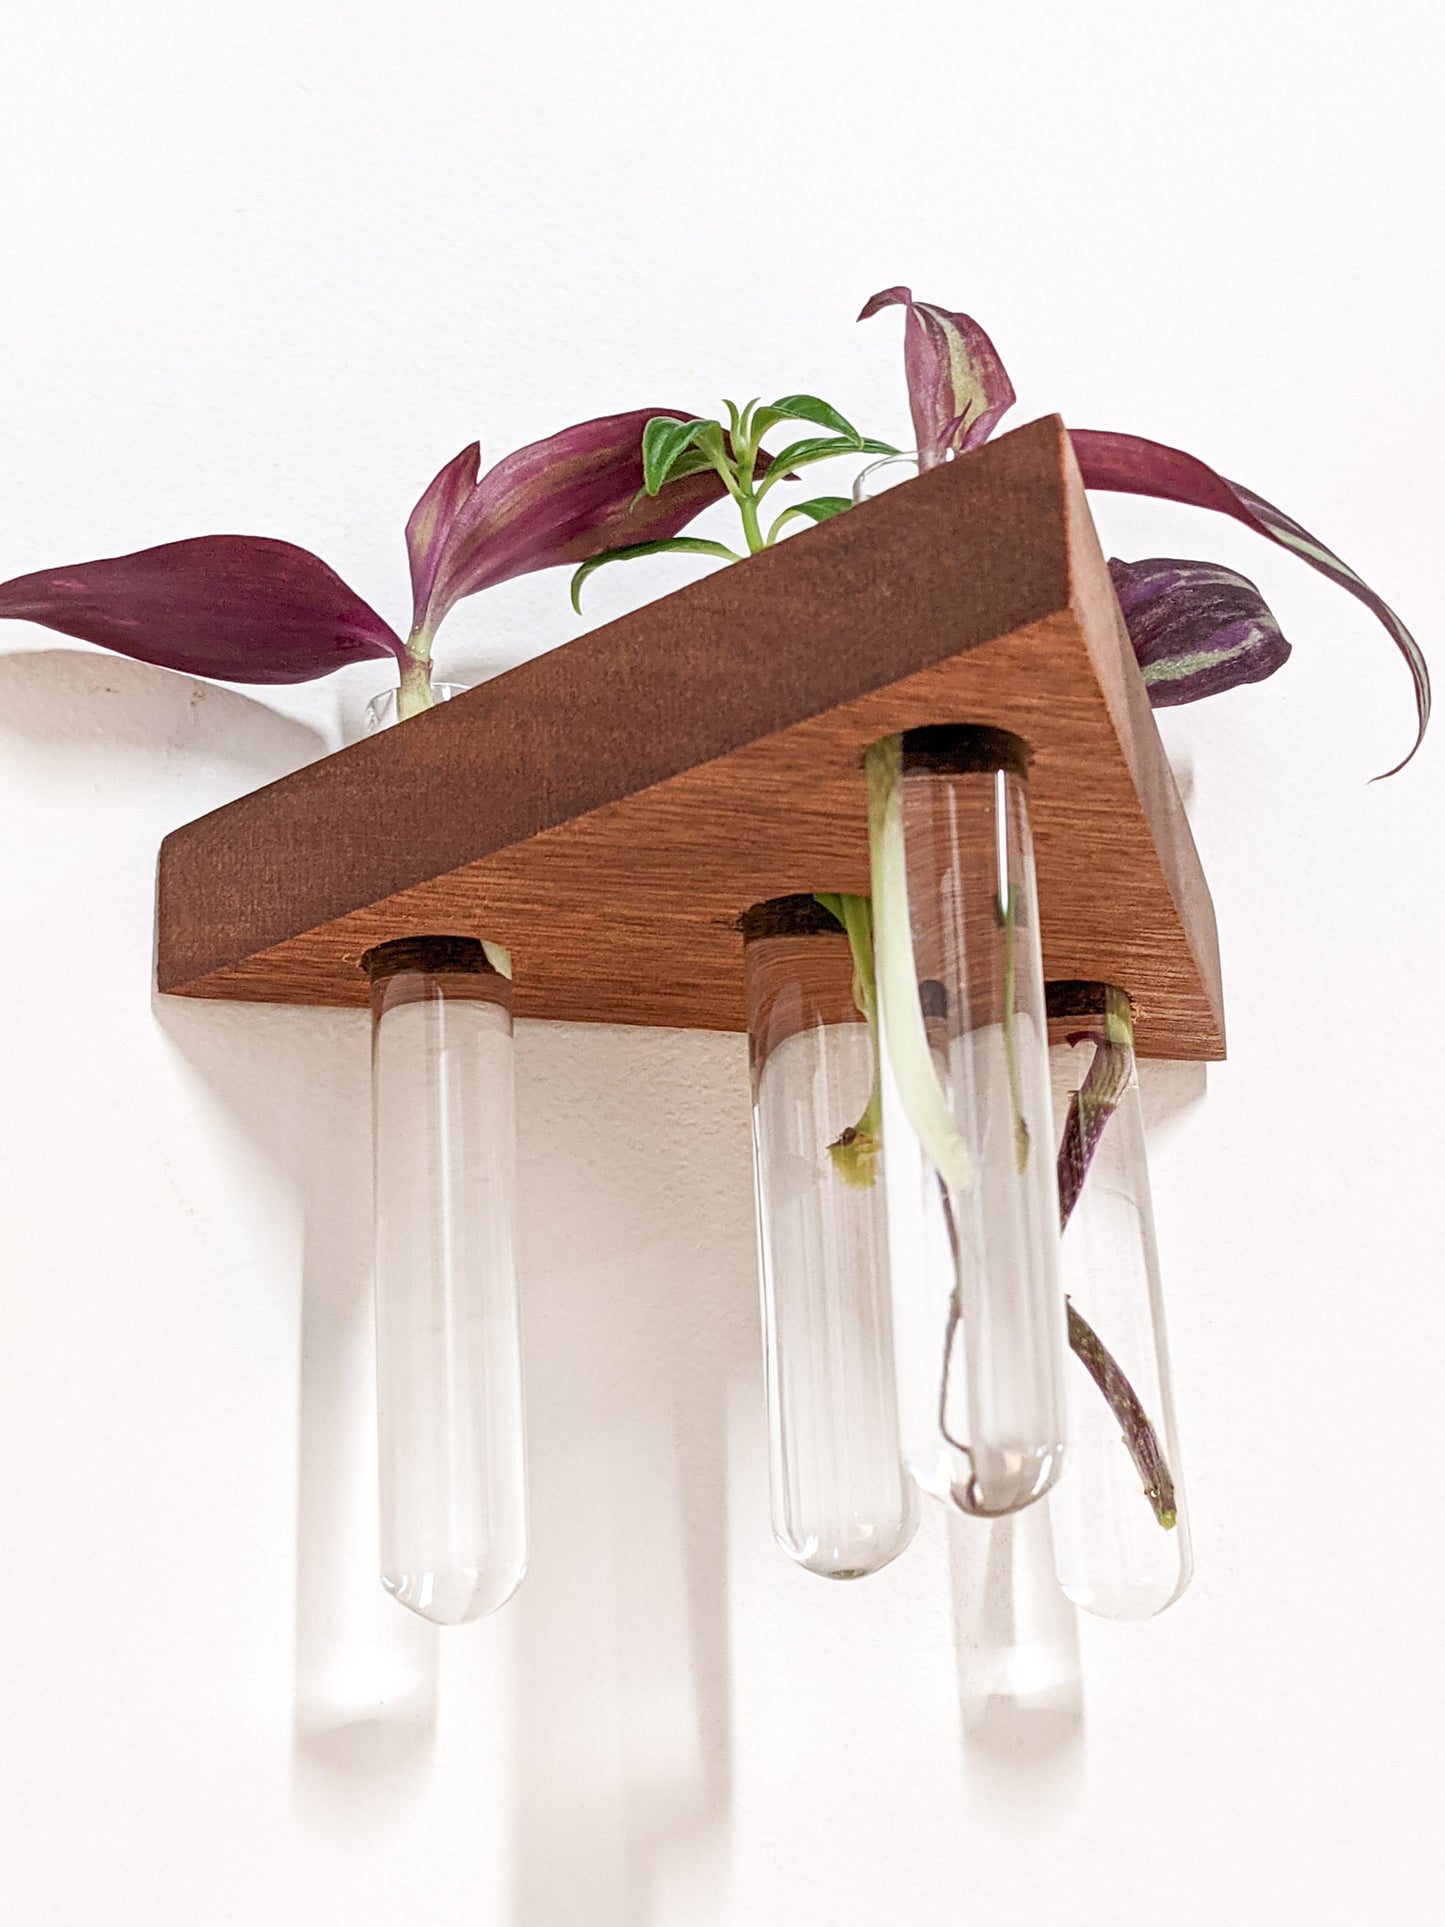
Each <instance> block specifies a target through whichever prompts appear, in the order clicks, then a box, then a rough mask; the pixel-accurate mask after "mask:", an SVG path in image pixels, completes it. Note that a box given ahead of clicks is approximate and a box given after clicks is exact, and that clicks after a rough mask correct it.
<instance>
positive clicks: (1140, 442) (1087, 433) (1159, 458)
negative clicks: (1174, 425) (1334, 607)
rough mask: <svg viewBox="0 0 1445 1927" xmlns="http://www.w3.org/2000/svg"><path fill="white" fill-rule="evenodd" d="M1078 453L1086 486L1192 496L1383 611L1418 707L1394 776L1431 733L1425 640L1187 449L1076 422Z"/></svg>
mask: <svg viewBox="0 0 1445 1927" xmlns="http://www.w3.org/2000/svg"><path fill="white" fill-rule="evenodd" d="M1071 439H1072V441H1073V444H1074V453H1075V454H1076V455H1077V457H1078V461H1079V471H1080V473H1081V474H1082V476H1083V478H1084V486H1085V488H1098V489H1111V490H1115V491H1118V492H1120V493H1123V494H1127V495H1151V496H1156V497H1158V498H1160V499H1161V500H1163V501H1166V502H1187V503H1189V504H1190V505H1191V506H1192V507H1194V508H1204V509H1217V510H1218V511H1219V513H1220V514H1221V515H1231V516H1233V517H1234V519H1235V521H1237V522H1243V523H1244V525H1245V527H1246V528H1251V529H1254V530H1255V531H1256V532H1257V533H1258V534H1260V535H1267V536H1268V537H1269V539H1270V540H1271V541H1272V542H1277V543H1279V545H1280V547H1281V548H1285V549H1289V550H1292V551H1293V553H1294V554H1295V555H1298V556H1300V557H1301V558H1302V559H1303V560H1304V561H1306V562H1308V563H1309V565H1310V567H1311V568H1313V569H1318V570H1319V572H1320V574H1321V575H1324V576H1327V577H1328V578H1329V580H1330V581H1331V582H1335V583H1338V585H1339V586H1340V588H1342V589H1347V590H1348V591H1349V593H1350V594H1351V595H1352V596H1354V597H1356V599H1357V600H1358V601H1360V602H1363V603H1364V605H1365V607H1366V608H1367V609H1368V610H1370V612H1371V613H1372V614H1373V615H1375V616H1376V617H1378V619H1379V621H1380V622H1381V623H1382V624H1383V625H1384V627H1385V629H1386V630H1387V632H1388V633H1389V635H1390V636H1391V637H1392V639H1393V640H1394V643H1395V646H1396V648H1397V649H1398V650H1399V651H1400V653H1401V655H1402V656H1403V657H1404V658H1405V660H1406V662H1407V663H1408V664H1409V666H1410V674H1411V676H1412V677H1413V679H1414V684H1415V710H1416V715H1417V718H1418V726H1417V728H1416V732H1415V742H1414V745H1413V747H1412V748H1411V750H1410V753H1409V755H1408V756H1406V757H1404V758H1403V760H1402V761H1401V762H1399V763H1397V764H1396V765H1395V768H1394V769H1392V770H1388V771H1387V772H1386V774H1387V775H1390V776H1393V775H1394V774H1395V771H1396V770H1401V769H1403V768H1404V767H1405V764H1406V763H1408V762H1409V761H1410V757H1412V756H1413V755H1414V754H1415V751H1416V750H1417V749H1419V747H1420V744H1421V742H1422V741H1423V740H1424V736H1425V726H1426V724H1427V723H1428V722H1429V720H1430V671H1429V669H1428V668H1427V667H1426V663H1425V658H1424V656H1423V654H1422V653H1421V650H1420V645H1419V644H1418V643H1417V642H1416V641H1415V638H1414V637H1413V636H1412V635H1411V634H1410V631H1409V630H1408V629H1407V628H1406V627H1405V625H1404V623H1403V622H1401V620H1400V618H1399V617H1398V616H1397V615H1396V614H1395V612H1394V610H1393V609H1392V608H1390V606H1389V605H1388V603H1386V602H1384V601H1382V600H1381V598H1380V597H1379V596H1378V595H1376V594H1375V591H1374V590H1373V589H1372V588H1370V586H1369V585H1368V583H1366V582H1363V581H1361V579H1360V577H1359V576H1357V575H1356V574H1355V572H1354V570H1353V569H1351V568H1347V567H1346V565H1345V564H1344V563H1343V562H1341V560H1340V558H1339V557H1338V556H1337V555H1335V554H1334V553H1333V552H1332V551H1331V550H1329V549H1327V548H1326V547H1325V545H1324V544H1323V542H1319V541H1317V540H1316V539H1315V537H1314V536H1312V535H1311V534H1310V533H1309V532H1308V530H1306V529H1304V528H1302V527H1301V526H1300V524H1299V523H1298V522H1296V521H1295V520H1294V518H1293V517H1292V516H1289V515H1286V514H1285V513H1284V511H1283V510H1282V509H1277V508H1275V507H1274V506H1273V504H1272V503H1269V502H1266V501H1265V500H1264V498H1263V496H1260V495H1256V494H1255V493H1254V492H1253V490H1252V489H1247V488H1243V487H1241V486H1240V484H1239V483H1238V482H1228V481H1226V480H1225V479H1224V477H1223V476H1222V475H1218V474H1216V473H1215V471H1214V470H1213V469H1212V468H1209V467H1208V466H1207V465H1206V464H1205V463H1203V462H1201V461H1198V460H1196V458H1195V457H1194V456H1193V455H1186V454H1185V453H1184V451H1183V450H1182V449H1179V448H1168V447H1166V446H1165V445H1164V444H1163V443H1162V442H1150V441H1145V440H1144V439H1143V438H1142V437H1141V436H1138V435H1116V434H1111V433H1108V432H1106V431H1103V430H1099V429H1089V428H1076V429H1074V430H1072V431H1071Z"/></svg>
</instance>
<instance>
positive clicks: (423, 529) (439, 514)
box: [406, 442, 482, 632]
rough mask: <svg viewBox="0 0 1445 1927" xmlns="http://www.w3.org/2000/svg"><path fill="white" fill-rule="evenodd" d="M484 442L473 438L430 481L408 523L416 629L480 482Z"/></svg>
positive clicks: (408, 544)
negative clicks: (454, 526) (457, 526)
mask: <svg viewBox="0 0 1445 1927" xmlns="http://www.w3.org/2000/svg"><path fill="white" fill-rule="evenodd" d="M481 458H482V449H481V443H480V442H472V443H470V444H469V445H468V446H467V447H466V448H464V449H463V450H462V452H461V454H460V455H454V456H453V457H452V459H451V461H449V462H448V463H447V465H446V467H445V468H444V469H443V470H442V471H441V473H440V474H439V475H438V476H436V477H435V479H434V480H433V481H432V482H431V483H430V484H429V485H428V487H427V489H426V491H425V492H424V494H423V495H422V498H421V500H420V501H419V502H418V503H417V505H416V507H415V508H414V509H413V510H412V512H411V515H410V516H409V517H408V519H407V525H406V552H407V556H408V558H409V559H410V562H411V597H412V601H411V623H412V629H413V631H414V632H415V631H419V630H421V629H422V627H423V625H424V623H425V621H426V612H427V605H428V603H429V602H430V601H431V597H432V592H433V590H434V589H435V588H436V580H437V571H438V570H439V569H440V568H441V564H442V556H443V554H444V553H445V550H446V543H447V537H448V536H449V535H450V533H451V527H452V523H453V522H454V521H455V520H456V517H457V515H458V513H459V511H460V510H461V508H462V505H463V504H464V503H465V501H466V499H467V497H468V496H469V495H470V494H471V492H472V490H473V489H474V488H475V487H476V485H477V470H478V469H479V468H480V467H481Z"/></svg>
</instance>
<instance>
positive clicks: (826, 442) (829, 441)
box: [769, 435, 898, 473]
mask: <svg viewBox="0 0 1445 1927" xmlns="http://www.w3.org/2000/svg"><path fill="white" fill-rule="evenodd" d="M897 453H898V450H897V449H896V448H890V447H889V445H888V443H887V442H868V441H862V442H849V441H845V440H844V439H843V437H842V436H841V435H810V436H809V437H808V438H807V439H806V440H805V441H801V442H789V443H788V446H787V447H786V448H784V449H781V450H780V451H779V452H778V453H777V454H776V455H774V457H773V468H775V469H776V468H782V469H788V468H801V467H802V466H803V464H804V463H805V462H826V461H830V460H832V458H833V457H834V456H837V455H896V454H897ZM769 472H770V473H771V471H769Z"/></svg>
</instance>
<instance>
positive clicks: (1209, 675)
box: [1109, 556, 1290, 709]
mask: <svg viewBox="0 0 1445 1927" xmlns="http://www.w3.org/2000/svg"><path fill="white" fill-rule="evenodd" d="M1109 574H1110V576H1111V577H1112V579H1113V583H1114V593H1115V595H1117V596H1118V598H1119V607H1120V608H1121V609H1122V610H1123V612H1124V622H1125V625H1126V626H1127V628H1128V631H1129V640H1130V642H1131V643H1132V644H1133V645H1134V655H1135V658H1136V659H1137V661H1138V664H1139V667H1140V669H1141V670H1143V672H1144V686H1145V688H1146V689H1147V690H1148V691H1149V701H1150V703H1151V704H1152V705H1153V707H1154V708H1155V709H1165V708H1168V707H1170V706H1171V705H1173V704H1175V703H1195V702H1198V701H1200V699H1201V698H1202V697H1205V696H1217V695H1218V694H1220V692H1221V691H1222V690H1225V689H1234V688H1236V687H1237V686H1238V685H1239V684H1240V683H1249V682H1262V681H1263V680H1264V678H1265V677H1266V676H1272V675H1273V674H1274V672H1275V670H1276V669H1282V668H1283V667H1284V665H1285V663H1286V662H1287V661H1288V659H1289V653H1290V648H1289V644H1288V643H1287V642H1286V641H1285V639H1284V637H1283V635H1281V633H1280V627H1279V624H1278V623H1277V622H1276V621H1275V619H1274V616H1273V614H1272V613H1271V611H1270V608H1269V605H1268V603H1266V601H1265V599H1264V597H1263V596H1262V595H1261V594H1260V592H1259V590H1258V589H1257V588H1256V587H1255V585H1254V584H1253V583H1252V582H1251V581H1250V580H1249V578H1248V577H1247V576H1242V575H1238V574H1236V573H1235V571H1234V570H1233V569H1226V568H1222V567H1220V566H1219V564H1218V563H1214V562H1184V561H1180V560H1178V559H1177V558H1174V557H1169V556H1152V557H1150V558H1149V559H1148V560H1147V561H1143V562H1120V561H1118V560H1117V559H1115V560H1112V561H1111V562H1110V563H1109Z"/></svg>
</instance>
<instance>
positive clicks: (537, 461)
mask: <svg viewBox="0 0 1445 1927" xmlns="http://www.w3.org/2000/svg"><path fill="white" fill-rule="evenodd" d="M660 415H674V416H677V417H679V418H683V419H690V416H688V413H687V411H685V410H682V409H666V408H635V409H632V410H630V411H629V412H628V413H627V414H625V415H604V416H602V417H600V418H599V419H598V420H596V421H589V422H579V423H578V424H577V426H576V427H575V428H566V429H563V430H562V431H561V433H560V434H557V435H549V436H548V437H547V438H546V439H545V440H544V441H540V442H532V443H530V444H529V445H528V446H527V447H526V448H519V449H518V450H517V451H516V453H515V454H513V455H508V456H507V457H506V459H505V460H504V461H500V462H498V463H497V465H496V467H495V468H492V469H489V470H488V471H487V473H486V474H485V475H484V476H483V477H482V478H481V480H480V481H479V482H477V483H476V485H475V486H474V487H473V488H472V489H471V490H470V492H469V493H467V494H466V496H465V497H464V498H463V499H462V500H461V501H460V503H459V504H457V505H456V506H455V507H454V508H453V509H452V511H451V514H450V519H449V521H448V523H447V526H446V529H445V533H444V534H443V535H442V536H441V538H440V545H439V552H438V554H437V557H436V561H435V564H434V566H433V567H432V568H431V573H430V586H429V589H428V593H427V596H426V599H425V603H424V605H420V604H419V614H418V621H417V628H418V630H419V631H420V633H421V634H422V635H423V636H425V637H430V636H431V635H433V634H434V633H435V631H436V629H437V627H438V625H439V624H440V623H441V621H442V619H443V617H444V616H445V615H446V613H447V611H448V610H449V609H451V608H452V606H453V605H454V604H455V603H457V602H459V601H460V600H461V598H462V597H463V596H469V595H474V594H475V593H476V592H477V590H478V589H487V588H490V587H491V586H492V585H493V584H494V583H497V582H506V581H509V580H510V579H511V578H512V577H513V576H518V575H526V574H528V573H530V572H531V571H532V570H534V569H550V568H552V567H553V566H555V565H556V564H558V563H564V562H586V561H588V560H590V558H591V557H592V556H594V555H600V554H602V553H603V552H604V551H605V550H607V549H616V548H622V547H631V546H633V545H635V544H637V543H641V542H654V541H663V540H666V539H667V538H669V537H671V536H674V535H676V534H678V533H679V531H680V530H682V529H684V528H685V527H686V526H687V524H688V523H689V522H691V521H692V520H693V518H694V517H695V516H697V515H700V514H701V513H702V511H703V510H704V509H705V508H707V507H708V506H709V505H710V504H711V503H713V502H715V501H718V500H719V499H720V498H721V496H722V495H723V493H724V486H723V482H722V479H721V477H720V476H719V475H717V474H716V473H715V472H712V471H707V472H702V473H697V474H692V475H686V476H683V477H681V478H679V479H675V480H673V481H669V482H668V483H667V484H666V486H665V487H664V488H663V489H662V491H661V493H660V494H659V495H657V496H652V497H650V496H647V495H645V494H642V493H641V491H642V486H643V475H642V431H643V429H644V428H645V427H646V426H647V424H648V422H650V421H653V420H655V419H656V418H657V417H658V416H660ZM462 461H463V456H458V457H457V460H456V462H454V463H452V464H451V465H450V469H444V470H443V471H442V474H443V476H445V475H448V474H449V473H450V472H451V470H456V469H458V468H459V465H460V464H461V463H462ZM441 480H442V477H441V476H439V477H438V478H437V482H434V483H433V484H432V489H431V490H428V492H427V496H424V497H423V498H422V502H423V503H425V502H426V501H427V500H428V498H429V497H430V496H431V494H432V490H436V489H437V488H438V484H439V483H440V482H441ZM421 507H422V504H418V511H420V509H421ZM414 519H415V518H414Z"/></svg>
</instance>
